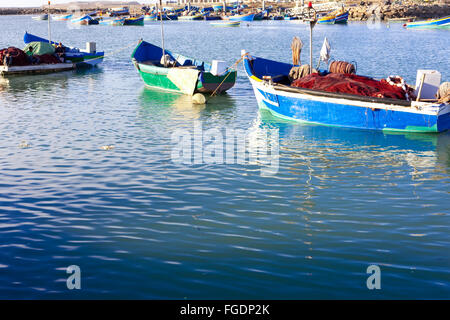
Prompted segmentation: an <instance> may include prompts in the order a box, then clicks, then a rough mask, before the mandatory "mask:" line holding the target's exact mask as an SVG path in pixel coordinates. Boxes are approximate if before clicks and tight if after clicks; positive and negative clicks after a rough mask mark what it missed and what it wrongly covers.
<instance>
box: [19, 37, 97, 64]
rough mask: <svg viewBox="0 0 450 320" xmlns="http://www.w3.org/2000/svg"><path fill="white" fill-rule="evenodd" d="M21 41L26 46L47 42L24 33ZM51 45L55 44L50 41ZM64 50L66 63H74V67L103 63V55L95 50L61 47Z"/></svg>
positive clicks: (55, 43)
mask: <svg viewBox="0 0 450 320" xmlns="http://www.w3.org/2000/svg"><path fill="white" fill-rule="evenodd" d="M23 41H24V42H25V43H26V44H28V43H30V42H47V43H48V42H49V41H48V40H47V39H44V38H41V37H38V36H35V35H32V34H30V33H28V32H25V35H24V36H23ZM51 43H52V44H53V45H57V44H58V43H57V42H54V41H52V42H51ZM63 47H64V49H65V55H66V61H67V62H71V63H74V64H75V66H76V67H92V66H95V65H97V64H99V63H101V62H102V61H103V57H104V55H105V53H104V52H103V51H96V50H85V51H83V50H80V49H79V48H74V47H67V46H63Z"/></svg>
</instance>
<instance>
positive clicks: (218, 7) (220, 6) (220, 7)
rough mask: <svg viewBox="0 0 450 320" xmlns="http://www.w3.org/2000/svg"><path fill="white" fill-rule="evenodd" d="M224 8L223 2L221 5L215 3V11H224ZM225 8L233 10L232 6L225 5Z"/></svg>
mask: <svg viewBox="0 0 450 320" xmlns="http://www.w3.org/2000/svg"><path fill="white" fill-rule="evenodd" d="M223 8H224V7H223V5H222V4H220V5H214V6H213V9H214V11H224V10H223ZM225 10H226V11H231V10H233V7H231V6H225Z"/></svg>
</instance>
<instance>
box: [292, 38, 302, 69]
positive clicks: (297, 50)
mask: <svg viewBox="0 0 450 320" xmlns="http://www.w3.org/2000/svg"><path fill="white" fill-rule="evenodd" d="M302 48H303V43H302V40H300V38H298V37H294V39H292V43H291V49H292V64H293V65H294V66H299V65H300V54H301V53H302Z"/></svg>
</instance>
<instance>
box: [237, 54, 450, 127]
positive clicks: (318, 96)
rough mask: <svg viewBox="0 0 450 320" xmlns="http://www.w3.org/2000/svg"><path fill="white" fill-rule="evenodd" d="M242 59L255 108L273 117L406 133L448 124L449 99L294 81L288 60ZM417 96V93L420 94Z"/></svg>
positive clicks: (449, 120) (246, 57)
mask: <svg viewBox="0 0 450 320" xmlns="http://www.w3.org/2000/svg"><path fill="white" fill-rule="evenodd" d="M243 54H244V59H243V64H244V68H245V71H246V73H247V76H248V78H249V80H250V83H251V85H252V86H253V91H254V94H255V96H256V100H257V102H258V106H259V108H260V109H267V110H269V111H270V112H271V113H272V114H273V115H274V116H276V117H280V118H283V119H288V120H294V121H299V122H304V123H313V124H320V125H328V126H338V127H349V128H359V129H373V130H386V131H405V132H442V131H445V130H448V129H450V104H449V103H440V102H438V101H437V100H435V101H420V100H418V101H417V100H414V101H408V100H400V99H392V98H384V97H374V96H363V95H356V94H349V93H337V92H328V91H323V90H313V89H305V88H301V87H297V86H293V85H292V83H291V82H290V80H289V77H288V75H289V72H290V70H291V68H292V67H293V64H289V63H282V62H277V61H274V60H268V59H263V58H258V57H252V56H250V55H249V54H248V53H246V52H243ZM419 96H420V93H419Z"/></svg>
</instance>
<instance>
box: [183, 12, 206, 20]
mask: <svg viewBox="0 0 450 320" xmlns="http://www.w3.org/2000/svg"><path fill="white" fill-rule="evenodd" d="M178 20H181V21H192V20H203V15H202V14H201V13H199V14H194V15H192V16H190V15H187V16H179V17H178Z"/></svg>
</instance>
